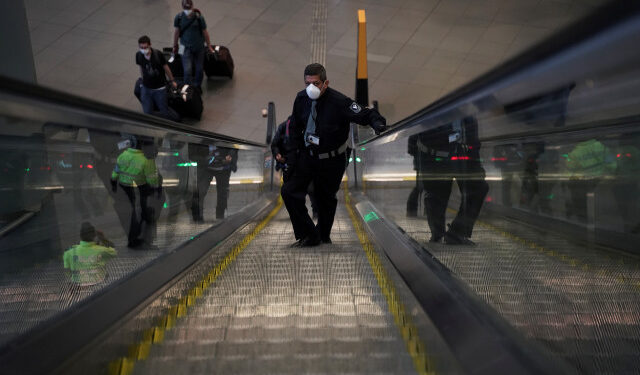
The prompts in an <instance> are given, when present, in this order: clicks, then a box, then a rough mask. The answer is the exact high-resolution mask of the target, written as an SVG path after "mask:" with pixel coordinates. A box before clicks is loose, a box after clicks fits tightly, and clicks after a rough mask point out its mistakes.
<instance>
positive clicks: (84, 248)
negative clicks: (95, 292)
mask: <svg viewBox="0 0 640 375" xmlns="http://www.w3.org/2000/svg"><path fill="white" fill-rule="evenodd" d="M116 255H117V253H116V251H115V250H114V249H113V248H112V247H105V246H100V245H98V244H96V243H95V242H86V241H80V243H79V244H77V245H74V246H72V247H71V248H70V249H69V250H67V251H65V252H64V255H63V261H64V268H67V269H69V270H70V271H71V281H73V282H74V283H77V284H80V285H92V284H97V283H99V282H101V281H102V280H104V278H105V275H106V269H105V263H106V260H107V259H109V258H113V257H115V256H116Z"/></svg>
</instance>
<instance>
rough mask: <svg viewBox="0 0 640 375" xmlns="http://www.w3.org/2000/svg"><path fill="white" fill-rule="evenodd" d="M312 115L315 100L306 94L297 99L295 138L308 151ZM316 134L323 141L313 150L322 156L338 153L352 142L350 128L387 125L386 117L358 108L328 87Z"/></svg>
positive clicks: (318, 107)
mask: <svg viewBox="0 0 640 375" xmlns="http://www.w3.org/2000/svg"><path fill="white" fill-rule="evenodd" d="M310 113H311V99H310V98H309V96H307V93H306V91H305V90H302V91H300V92H299V93H298V95H297V96H296V99H295V101H294V103H293V113H292V119H293V120H292V125H293V126H291V129H290V130H291V136H292V141H293V142H295V143H296V144H297V145H298V146H299V147H304V139H303V138H304V132H305V129H306V127H307V120H308V119H309V114H310ZM316 113H317V117H316V131H315V135H316V136H317V137H318V138H320V144H319V145H318V146H315V145H312V146H309V147H310V148H312V149H314V150H315V151H317V152H319V153H324V152H328V151H332V150H336V149H338V148H339V147H340V146H342V145H343V144H344V143H345V142H346V141H347V139H348V138H349V128H350V127H349V124H350V123H351V122H355V123H357V124H362V125H366V124H371V125H378V124H380V125H386V120H385V119H384V117H382V116H381V115H380V113H378V111H376V110H375V109H370V108H365V107H362V106H360V105H358V104H357V103H356V102H354V101H353V100H351V99H349V98H348V97H347V96H345V95H343V94H342V93H340V92H338V91H336V90H334V89H332V88H330V87H328V88H327V89H326V91H325V92H324V94H322V95H321V96H320V98H318V99H317V103H316Z"/></svg>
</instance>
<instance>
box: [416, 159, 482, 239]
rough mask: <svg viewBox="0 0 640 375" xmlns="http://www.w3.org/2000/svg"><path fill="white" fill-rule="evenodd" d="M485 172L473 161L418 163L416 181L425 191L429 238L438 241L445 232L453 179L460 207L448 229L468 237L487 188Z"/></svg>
mask: <svg viewBox="0 0 640 375" xmlns="http://www.w3.org/2000/svg"><path fill="white" fill-rule="evenodd" d="M484 177H485V172H484V169H483V168H482V165H481V164H480V163H479V162H477V161H462V162H449V161H444V160H441V161H435V160H434V161H426V162H423V163H422V164H421V169H420V171H419V173H418V180H419V181H420V182H421V183H422V188H423V189H424V191H425V198H424V205H425V208H426V211H427V221H428V223H429V228H430V229H431V235H432V236H433V237H435V238H440V237H442V236H443V235H444V233H445V232H446V229H445V223H446V212H447V207H448V205H449V197H450V196H451V189H452V185H453V178H455V179H456V182H457V184H458V189H459V190H460V197H461V201H460V207H459V208H458V213H457V215H456V217H455V218H454V219H453V222H451V228H450V230H451V231H452V232H454V233H456V234H458V235H460V236H463V237H467V238H468V237H471V234H472V232H473V226H474V224H475V222H476V220H477V219H478V215H480V209H481V208H482V204H483V202H484V198H485V197H486V196H487V193H488V192H489V185H488V184H487V182H486V181H485V180H484Z"/></svg>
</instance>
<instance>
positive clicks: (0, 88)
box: [0, 75, 267, 148]
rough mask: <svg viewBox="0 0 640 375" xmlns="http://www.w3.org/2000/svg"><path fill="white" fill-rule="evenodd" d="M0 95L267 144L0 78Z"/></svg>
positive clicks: (232, 140) (226, 139) (231, 140)
mask: <svg viewBox="0 0 640 375" xmlns="http://www.w3.org/2000/svg"><path fill="white" fill-rule="evenodd" d="M0 92H5V93H6V94H8V95H15V96H20V97H25V98H28V99H31V100H33V99H37V100H43V101H46V102H48V103H53V104H59V105H63V106H67V107H73V108H78V109H83V110H87V111H90V112H93V113H96V114H100V115H108V116H114V117H116V118H119V119H122V120H126V121H130V122H133V123H137V124H139V125H140V126H145V127H153V128H157V129H163V130H168V131H172V132H177V133H183V134H189V135H194V136H197V137H200V138H209V139H215V140H219V141H224V142H229V143H236V144H241V145H245V146H254V147H260V148H264V147H267V145H266V144H264V143H258V142H251V141H247V140H244V139H240V138H235V137H230V136H227V135H223V134H218V133H213V132H209V131H206V130H202V129H197V128H194V127H192V126H187V125H182V124H179V123H177V122H174V121H169V120H166V119H163V118H160V117H156V116H150V115H147V114H144V113H140V112H134V111H131V110H128V109H124V108H119V107H116V106H112V105H109V104H105V103H101V102H98V101H95V100H91V99H87V98H83V97H80V96H76V95H72V94H68V93H65V92H62V91H58V90H54V89H51V88H48V87H44V86H39V85H34V84H30V83H27V82H23V81H19V80H16V79H13V78H9V77H6V76H1V75H0Z"/></svg>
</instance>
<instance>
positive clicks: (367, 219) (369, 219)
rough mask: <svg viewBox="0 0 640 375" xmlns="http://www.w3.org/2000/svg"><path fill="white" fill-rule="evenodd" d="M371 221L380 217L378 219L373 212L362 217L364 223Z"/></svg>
mask: <svg viewBox="0 0 640 375" xmlns="http://www.w3.org/2000/svg"><path fill="white" fill-rule="evenodd" d="M371 220H380V217H378V214H376V213H375V212H373V211H371V212H369V213H368V214H366V215H364V221H365V222H367V223H368V222H370V221H371Z"/></svg>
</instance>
